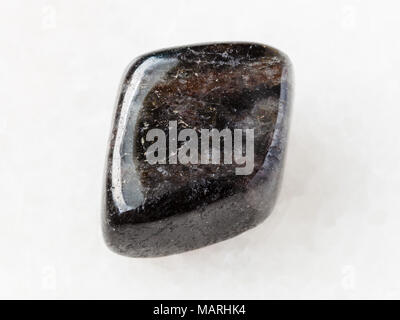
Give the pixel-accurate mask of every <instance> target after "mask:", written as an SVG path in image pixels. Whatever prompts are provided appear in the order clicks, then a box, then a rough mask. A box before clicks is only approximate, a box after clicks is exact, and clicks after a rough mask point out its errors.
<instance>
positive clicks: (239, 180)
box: [103, 43, 291, 257]
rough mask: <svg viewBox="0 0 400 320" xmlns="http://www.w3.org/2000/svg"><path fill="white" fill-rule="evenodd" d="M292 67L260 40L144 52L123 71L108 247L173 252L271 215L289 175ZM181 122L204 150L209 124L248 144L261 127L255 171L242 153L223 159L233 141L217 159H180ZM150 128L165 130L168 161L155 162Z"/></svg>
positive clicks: (109, 190)
mask: <svg viewBox="0 0 400 320" xmlns="http://www.w3.org/2000/svg"><path fill="white" fill-rule="evenodd" d="M290 72H291V70H290V62H289V60H288V58H287V57H286V56H285V55H284V54H282V53H281V52H279V51H277V50H276V49H273V48H270V47H267V46H265V45H260V44H253V43H221V44H208V45H195V46H188V47H180V48H173V49H168V50H162V51H158V52H153V53H150V54H148V55H144V56H142V57H140V58H138V59H136V60H135V61H134V62H133V63H132V64H131V65H130V67H129V68H128V71H127V73H126V74H125V76H124V78H123V82H122V86H121V90H120V93H119V99H118V103H117V109H116V114H115V120H114V126H113V130H112V135H111V142H110V149H109V156H108V161H107V168H106V170H107V171H106V183H105V194H104V210H103V220H104V221H103V230H104V235H105V239H106V242H107V244H108V245H109V246H110V248H111V249H113V250H114V251H116V252H118V253H121V254H124V255H128V256H135V257H140V256H143V257H144V256H162V255H168V254H173V253H178V252H182V251H186V250H191V249H195V248H199V247H202V246H205V245H208V244H211V243H215V242H218V241H221V240H224V239H227V238H230V237H232V236H235V235H237V234H239V233H241V232H243V231H245V230H247V229H249V228H252V227H254V226H256V225H257V224H259V223H260V222H261V221H262V220H264V219H265V218H266V217H267V216H268V214H269V213H270V211H271V209H272V207H273V204H274V202H275V198H276V195H277V190H278V187H279V181H280V176H281V172H282V165H283V159H284V150H285V145H286V135H287V129H288V117H289V108H290V87H291V82H290ZM173 125H175V126H176V128H173V129H176V131H177V132H181V131H182V130H184V129H193V130H194V132H196V133H198V137H196V143H195V145H196V146H198V148H199V150H200V149H201V146H202V145H201V143H202V137H203V136H202V135H201V133H202V132H203V131H202V130H212V129H216V130H218V132H222V131H223V130H225V129H227V131H226V132H232V134H233V132H236V133H237V132H240V133H238V135H242V139H243V141H246V143H250V142H248V141H247V140H245V135H244V132H245V130H246V129H251V130H253V132H254V140H251V142H252V143H253V144H254V161H253V166H252V167H251V172H250V171H249V172H248V173H246V174H238V171H237V168H239V167H243V164H239V163H238V162H237V161H236V158H235V157H233V158H232V159H233V160H232V161H231V162H229V161H225V160H226V159H225V157H226V155H225V154H224V150H225V149H224V147H225V144H232V145H233V148H235V141H236V140H234V138H232V139H233V140H234V142H232V141H231V140H229V139H228V140H227V139H221V140H220V145H219V150H218V151H221V156H220V161H219V162H218V163H212V162H211V161H209V162H208V163H202V162H201V161H200V160H201V155H199V156H198V157H197V156H195V158H196V159H197V160H196V162H192V163H181V162H179V160H177V156H175V154H176V153H177V150H179V152H181V148H182V146H183V145H184V144H185V141H182V140H179V139H177V137H176V136H174V131H171V130H172V129H171V128H172V126H173ZM152 129H159V130H161V131H162V132H164V133H165V139H166V145H165V150H163V152H165V154H166V158H165V161H162V162H161V163H160V162H159V163H155V164H154V163H151V162H150V161H148V159H147V157H148V153H147V152H148V150H149V147H150V146H151V145H152V144H153V143H154V140H149V139H148V134H149V131H150V130H152ZM235 130H236V131H235ZM238 130H242V131H238ZM210 132H211V131H210ZM246 132H247V131H246ZM203 140H204V137H203ZM249 141H250V140H249ZM174 143H175V144H176V145H175V147H174ZM210 150H211V149H210ZM246 150H247V149H246ZM210 152H211V151H210ZM228 156H229V155H228ZM174 157H175V158H174ZM178 159H180V158H178ZM192 159H193V158H192ZM246 161H247V160H246Z"/></svg>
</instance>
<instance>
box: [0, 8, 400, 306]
mask: <svg viewBox="0 0 400 320" xmlns="http://www.w3.org/2000/svg"><path fill="white" fill-rule="evenodd" d="M398 11H399V4H398V3H397V2H396V1H387V2H385V4H382V3H377V2H375V3H374V2H373V1H356V0H346V1H335V2H330V3H326V2H321V1H316V0H315V1H307V2H306V3H304V4H301V3H300V2H298V1H267V2H266V1H259V2H253V1H247V2H246V4H245V5H243V4H242V3H240V2H238V3H237V4H235V3H233V2H232V1H218V2H216V1H202V2H201V3H200V2H189V1H168V2H156V1H143V2H139V3H134V2H132V1H115V0H114V1H111V0H110V1H94V0H93V1H87V0H86V1H81V2H79V3H78V2H73V3H71V2H70V1H54V0H47V1H41V0H39V1H35V2H32V1H13V2H5V1H3V2H1V4H0V24H1V26H2V27H1V28H0V39H1V42H0V70H1V72H0V96H1V97H2V106H1V108H0V146H1V154H2V156H1V158H0V176H1V180H2V182H1V184H0V195H1V202H2V207H1V213H0V218H1V223H0V251H1V258H0V283H1V286H0V298H143V299H146V298H154V299H155V298H160V299H162V298H226V299H229V298H400V278H399V277H398V270H399V267H400V251H399V250H398V243H399V241H400V233H399V227H400V215H399V212H400V201H399V197H398V192H399V189H400V170H399V169H400V168H399V163H400V148H399V147H400V145H399V138H398V137H399V133H400V132H399V125H398V121H399V120H398V119H399V116H400V108H399V98H398V88H399V86H400V80H399V79H398V75H397V70H399V67H400V59H399V56H400V44H399V43H398V41H396V40H395V39H397V34H396V30H398V29H399V27H400V22H399V20H398V15H397V12H398ZM235 40H243V41H254V42H261V43H266V44H269V45H272V46H274V47H277V48H279V49H281V50H282V51H284V52H285V53H287V54H288V55H289V57H290V58H291V60H292V62H293V65H294V71H295V80H296V86H295V99H294V104H293V109H292V111H293V113H292V123H291V131H290V140H289V147H288V157H287V164H286V171H285V176H284V180H283V185H282V190H281V194H280V197H279V200H278V203H277V205H276V207H275V210H274V212H273V213H272V215H271V216H270V217H269V218H268V219H267V221H265V222H264V223H263V224H262V225H260V226H259V227H257V228H256V229H253V230H251V231H249V232H246V233H244V234H242V235H240V236H238V237H236V238H234V239H231V240H229V241H225V242H222V243H219V244H216V245H213V246H211V247H207V248H203V249H200V250H196V251H193V252H188V253H184V254H180V255H176V256H171V257H166V258H157V259H144V260H143V259H130V258H125V257H121V256H118V255H115V254H113V253H112V252H110V251H109V250H108V249H107V248H106V247H105V245H104V244H103V239H102V237H101V231H100V206H101V191H102V182H103V170H104V164H105V153H106V146H107V139H108V136H109V130H110V126H111V119H112V113H113V108H114V100H115V98H116V92H117V89H118V85H119V81H120V77H121V74H122V72H123V70H124V68H125V67H126V65H127V64H128V63H129V62H130V61H131V60H132V59H133V58H134V57H136V56H138V55H140V54H143V53H146V52H149V51H152V50H155V49H160V48H164V47H171V46H177V45H185V44H190V43H198V42H210V41H235Z"/></svg>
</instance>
